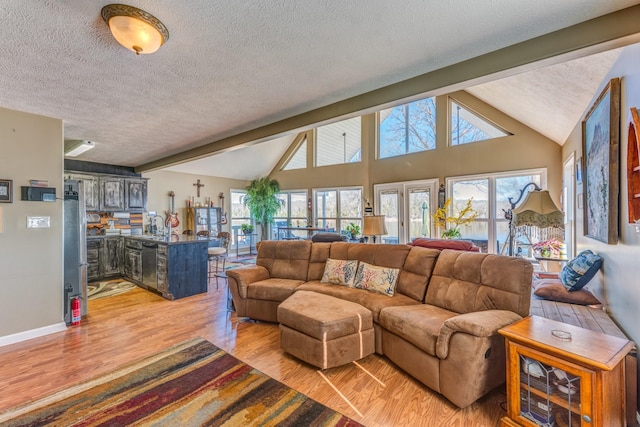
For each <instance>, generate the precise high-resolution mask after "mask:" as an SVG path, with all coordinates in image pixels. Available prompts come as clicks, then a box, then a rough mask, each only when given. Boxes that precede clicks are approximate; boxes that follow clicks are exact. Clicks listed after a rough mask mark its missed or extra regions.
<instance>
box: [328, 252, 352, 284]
mask: <svg viewBox="0 0 640 427" xmlns="http://www.w3.org/2000/svg"><path fill="white" fill-rule="evenodd" d="M357 268H358V261H357V260H353V261H348V260H342V259H331V258H327V263H326V264H325V266H324V273H323V274H322V279H320V281H321V282H322V283H332V284H334V285H347V286H349V287H353V281H354V279H355V277H356V269H357Z"/></svg>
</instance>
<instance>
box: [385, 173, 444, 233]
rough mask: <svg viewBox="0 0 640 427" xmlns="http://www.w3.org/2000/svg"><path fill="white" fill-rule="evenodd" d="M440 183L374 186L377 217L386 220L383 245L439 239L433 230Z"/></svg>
mask: <svg viewBox="0 0 640 427" xmlns="http://www.w3.org/2000/svg"><path fill="white" fill-rule="evenodd" d="M437 184H438V181H437V180H435V179H432V180H423V181H410V182H400V183H393V184H380V185H375V186H374V192H375V195H376V210H375V211H376V213H378V214H380V215H384V216H385V224H386V227H387V234H386V235H384V236H382V242H383V243H408V242H411V241H412V240H413V239H416V238H418V237H436V236H435V234H434V228H433V217H432V214H433V213H434V212H435V211H434V206H436V204H437V201H436V196H437V190H436V188H437Z"/></svg>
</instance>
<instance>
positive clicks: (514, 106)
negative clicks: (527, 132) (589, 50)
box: [467, 48, 622, 144]
mask: <svg viewBox="0 0 640 427" xmlns="http://www.w3.org/2000/svg"><path fill="white" fill-rule="evenodd" d="M621 50H622V49H621V48H619V49H613V50H610V51H607V52H602V53H598V54H596V55H591V56H587V57H584V58H580V59H574V60H573V61H568V62H563V63H560V64H554V65H550V66H548V67H544V68H540V69H537V70H534V71H529V72H526V73H522V74H517V75H515V76H511V77H506V78H503V79H500V80H496V81H493V82H489V83H484V84H482V85H478V86H474V87H471V88H467V91H468V92H469V93H471V94H473V95H474V96H476V97H478V98H480V99H482V100H483V101H485V102H487V103H488V104H491V105H492V106H494V107H495V108H497V109H498V110H500V111H504V112H506V113H507V114H509V115H510V116H511V117H513V118H514V119H516V120H518V121H520V122H522V123H524V124H525V125H527V126H529V127H530V128H532V129H535V130H537V131H538V132H540V133H541V134H543V135H545V136H546V137H547V138H550V139H552V140H554V141H555V142H557V143H558V144H564V142H565V141H566V140H567V138H568V137H569V134H570V133H571V131H572V130H573V128H574V127H575V125H576V124H577V123H578V122H579V121H580V119H581V117H582V114H583V113H584V112H585V111H586V110H587V108H588V106H589V105H590V103H591V101H592V99H593V97H594V96H595V94H596V93H598V88H599V87H600V83H602V80H603V79H604V78H605V76H606V75H607V73H608V72H609V70H610V69H611V67H612V66H613V63H614V62H615V60H616V59H617V58H618V56H619V55H620V52H621Z"/></svg>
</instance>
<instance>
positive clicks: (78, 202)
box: [63, 179, 87, 325]
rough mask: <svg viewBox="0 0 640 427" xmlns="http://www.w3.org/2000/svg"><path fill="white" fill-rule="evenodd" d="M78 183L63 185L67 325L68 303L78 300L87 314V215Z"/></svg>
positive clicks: (66, 320)
mask: <svg viewBox="0 0 640 427" xmlns="http://www.w3.org/2000/svg"><path fill="white" fill-rule="evenodd" d="M83 190H84V185H83V183H82V181H76V180H70V179H67V180H65V181H64V301H63V303H64V321H65V322H66V323H67V325H68V324H71V300H72V299H73V298H74V297H76V296H79V297H80V303H81V306H82V315H83V316H85V315H86V314H87V219H86V218H87V215H86V211H85V206H84V191H83Z"/></svg>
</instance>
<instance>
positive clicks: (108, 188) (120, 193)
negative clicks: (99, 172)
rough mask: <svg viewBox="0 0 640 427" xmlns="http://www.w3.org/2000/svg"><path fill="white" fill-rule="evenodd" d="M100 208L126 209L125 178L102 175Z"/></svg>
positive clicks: (105, 209) (117, 210)
mask: <svg viewBox="0 0 640 427" xmlns="http://www.w3.org/2000/svg"><path fill="white" fill-rule="evenodd" d="M100 210H101V211H116V212H121V211H124V179H123V178H115V177H100Z"/></svg>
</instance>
